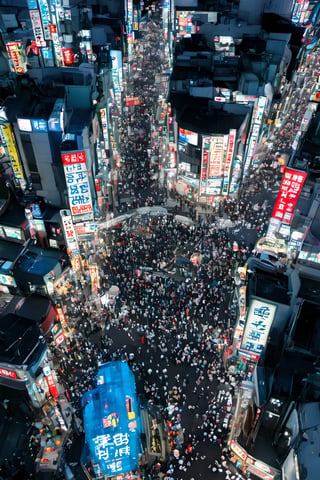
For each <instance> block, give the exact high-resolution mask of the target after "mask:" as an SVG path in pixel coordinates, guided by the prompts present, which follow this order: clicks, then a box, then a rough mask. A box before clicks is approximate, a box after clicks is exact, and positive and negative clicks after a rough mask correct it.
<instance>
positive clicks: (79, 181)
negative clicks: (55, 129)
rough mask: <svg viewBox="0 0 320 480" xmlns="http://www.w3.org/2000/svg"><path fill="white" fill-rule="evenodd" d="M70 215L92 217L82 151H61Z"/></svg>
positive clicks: (84, 159)
mask: <svg viewBox="0 0 320 480" xmlns="http://www.w3.org/2000/svg"><path fill="white" fill-rule="evenodd" d="M61 157H62V162H63V166H64V172H65V177H66V184H67V190H68V197H69V204H70V210H71V214H72V217H73V218H74V217H77V216H81V219H83V217H84V216H85V217H88V219H89V218H93V207H92V200H91V193H90V185H89V177H88V172H87V166H86V157H85V152H84V151H74V152H67V153H66V152H64V153H61Z"/></svg>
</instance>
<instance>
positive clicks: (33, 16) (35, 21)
mask: <svg viewBox="0 0 320 480" xmlns="http://www.w3.org/2000/svg"><path fill="white" fill-rule="evenodd" d="M29 15H30V20H31V24H32V30H33V35H34V38H35V41H36V45H37V46H38V47H44V46H45V45H46V41H45V38H44V32H43V27H42V22H41V15H40V12H39V10H29Z"/></svg>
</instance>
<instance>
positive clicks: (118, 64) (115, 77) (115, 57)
mask: <svg viewBox="0 0 320 480" xmlns="http://www.w3.org/2000/svg"><path fill="white" fill-rule="evenodd" d="M110 56H111V59H112V71H111V74H112V82H113V91H114V95H115V99H116V104H117V107H118V109H119V111H121V91H122V52H121V51H120V50H110Z"/></svg>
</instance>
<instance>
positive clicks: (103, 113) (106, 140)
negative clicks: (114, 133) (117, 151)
mask: <svg viewBox="0 0 320 480" xmlns="http://www.w3.org/2000/svg"><path fill="white" fill-rule="evenodd" d="M100 117H101V125H102V132H103V140H104V148H105V150H109V134H108V117H107V109H106V108H100Z"/></svg>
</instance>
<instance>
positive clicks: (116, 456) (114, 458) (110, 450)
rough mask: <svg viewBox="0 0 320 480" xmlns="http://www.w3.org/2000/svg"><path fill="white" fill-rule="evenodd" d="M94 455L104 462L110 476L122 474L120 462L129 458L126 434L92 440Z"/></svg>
mask: <svg viewBox="0 0 320 480" xmlns="http://www.w3.org/2000/svg"><path fill="white" fill-rule="evenodd" d="M93 443H94V444H95V448H94V450H95V455H96V457H97V459H98V460H104V461H105V462H107V463H106V467H107V468H108V470H109V471H110V475H113V474H115V473H121V472H122V460H123V458H125V457H129V456H130V445H129V435H128V433H114V434H108V433H107V434H104V435H98V436H96V437H95V438H93Z"/></svg>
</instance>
